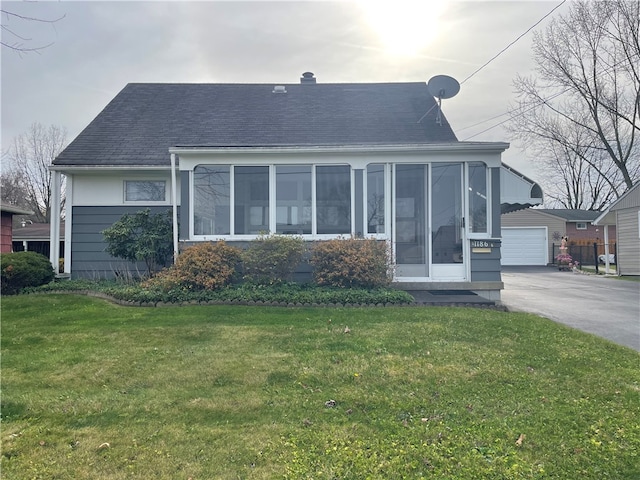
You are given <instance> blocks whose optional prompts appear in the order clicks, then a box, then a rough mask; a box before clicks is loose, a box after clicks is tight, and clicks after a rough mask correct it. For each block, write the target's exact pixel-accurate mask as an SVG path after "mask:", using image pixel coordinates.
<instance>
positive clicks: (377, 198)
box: [367, 164, 385, 234]
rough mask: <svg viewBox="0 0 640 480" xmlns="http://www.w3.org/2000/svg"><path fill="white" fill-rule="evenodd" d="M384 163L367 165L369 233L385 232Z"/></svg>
mask: <svg viewBox="0 0 640 480" xmlns="http://www.w3.org/2000/svg"><path fill="white" fill-rule="evenodd" d="M384 168H385V166H384V165H374V164H372V165H369V166H367V233H369V234H377V233H384V232H385V197H384V183H385V182H384Z"/></svg>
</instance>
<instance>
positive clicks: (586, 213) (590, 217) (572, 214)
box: [536, 208, 602, 223]
mask: <svg viewBox="0 0 640 480" xmlns="http://www.w3.org/2000/svg"><path fill="white" fill-rule="evenodd" d="M536 210H537V211H539V212H544V213H547V214H549V215H554V216H556V217H559V218H563V219H565V220H566V221H567V222H587V223H589V222H593V221H594V220H595V219H596V218H598V217H599V216H600V214H602V212H598V211H596V210H575V209H565V208H552V209H549V208H536Z"/></svg>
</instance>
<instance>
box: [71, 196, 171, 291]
mask: <svg viewBox="0 0 640 480" xmlns="http://www.w3.org/2000/svg"><path fill="white" fill-rule="evenodd" d="M145 208H149V209H150V210H151V212H152V213H154V214H157V213H162V212H166V211H167V210H169V208H168V207H167V206H153V207H146V206H144V205H135V206H113V207H96V206H93V207H86V206H75V207H73V212H72V219H73V229H72V234H71V250H72V255H71V272H72V273H71V275H72V277H73V278H89V279H102V278H114V277H115V276H116V273H117V272H118V273H120V272H129V273H132V274H137V273H144V272H145V271H146V267H145V266H144V264H142V263H139V264H137V265H136V264H133V263H131V262H126V261H124V260H120V259H118V258H114V257H112V256H111V255H109V254H108V253H107V252H106V251H105V248H106V244H105V242H104V237H103V236H102V233H101V232H102V231H103V230H104V229H105V228H108V227H110V226H111V225H113V224H114V223H115V222H117V221H118V220H120V218H121V217H122V215H124V214H125V213H136V212H138V211H140V210H144V209H145Z"/></svg>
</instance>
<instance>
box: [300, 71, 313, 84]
mask: <svg viewBox="0 0 640 480" xmlns="http://www.w3.org/2000/svg"><path fill="white" fill-rule="evenodd" d="M300 83H302V84H303V85H311V84H313V83H316V77H314V76H313V73H312V72H304V73H303V74H302V76H301V77H300Z"/></svg>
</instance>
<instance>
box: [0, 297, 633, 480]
mask: <svg viewBox="0 0 640 480" xmlns="http://www.w3.org/2000/svg"><path fill="white" fill-rule="evenodd" d="M639 360H640V356H639V355H638V353H637V352H634V351H632V350H630V349H626V348H624V347H619V346H616V345H613V344H611V343H609V342H607V341H605V340H601V339H598V338H596V337H593V336H590V335H587V334H583V333H581V332H578V331H575V330H570V329H568V328H566V327H563V326H561V325H558V324H555V323H553V322H551V321H547V320H544V319H541V318H539V317H536V316H534V315H530V314H524V313H505V312H499V311H494V310H479V309H467V308H433V307H431V308H425V307H381V308H369V307H366V308H365V307H358V308H327V307H304V308H303V307H300V308H281V307H257V306H181V307H178V306H175V307H164V308H149V307H123V306H118V305H114V304H111V303H108V302H106V301H103V300H99V299H95V298H89V297H84V296H77V295H54V294H47V295H21V296H15V297H5V298H3V299H2V433H1V435H2V458H1V461H2V463H1V465H0V466H1V468H2V476H3V478H7V479H9V478H11V479H15V480H20V479H40V478H42V479H45V478H46V479H52V478H56V479H96V478H99V479H108V480H109V479H125V478H126V479H152V478H153V479H185V480H186V479H189V478H190V479H193V480H196V479H236V478H248V479H263V478H268V479H271V478H288V479H300V478H314V479H360V478H372V479H399V478H407V479H414V478H435V479H453V478H455V479H480V478H490V479H520V478H523V479H529V478H540V479H542V478H544V479H547V478H554V479H563V480H564V479H569V478H570V479H578V478H579V479H598V480H601V479H603V478H613V479H631V478H639V477H640V466H639V465H640V457H639V453H638V452H640V423H639V422H640V420H639V419H640V402H639V401H638V400H639V395H640V372H639V368H638V365H639Z"/></svg>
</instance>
